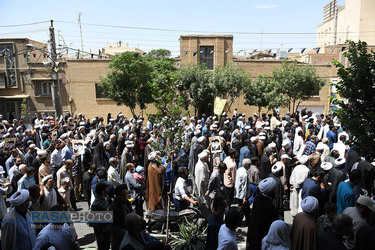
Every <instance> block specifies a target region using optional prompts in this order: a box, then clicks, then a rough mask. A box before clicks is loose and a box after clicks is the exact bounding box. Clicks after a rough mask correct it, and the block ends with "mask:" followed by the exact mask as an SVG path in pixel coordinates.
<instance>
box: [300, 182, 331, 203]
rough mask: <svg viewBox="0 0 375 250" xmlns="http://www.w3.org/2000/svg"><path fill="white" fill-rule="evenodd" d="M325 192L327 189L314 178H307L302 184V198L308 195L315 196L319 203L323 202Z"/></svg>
mask: <svg viewBox="0 0 375 250" xmlns="http://www.w3.org/2000/svg"><path fill="white" fill-rule="evenodd" d="M325 193H326V191H325V189H324V188H321V187H320V185H319V183H318V182H316V181H315V180H314V179H313V178H307V179H306V180H305V181H304V182H303V184H302V193H301V195H302V199H304V198H306V197H307V196H314V197H315V198H317V199H318V201H319V204H323V201H324V196H325Z"/></svg>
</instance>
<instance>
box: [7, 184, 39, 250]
mask: <svg viewBox="0 0 375 250" xmlns="http://www.w3.org/2000/svg"><path fill="white" fill-rule="evenodd" d="M30 200H31V198H30V195H29V191H27V190H26V189H21V190H19V191H17V192H16V193H14V194H13V195H12V196H11V197H10V200H9V201H10V204H11V206H12V207H11V209H10V210H9V212H8V213H7V214H6V215H5V217H4V219H3V221H2V225H1V247H2V249H32V248H33V247H34V244H35V229H34V225H33V223H32V220H31V215H30V212H29V211H28V209H27V208H28V207H29V203H30Z"/></svg>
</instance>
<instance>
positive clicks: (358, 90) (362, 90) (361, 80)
mask: <svg viewBox="0 0 375 250" xmlns="http://www.w3.org/2000/svg"><path fill="white" fill-rule="evenodd" d="M347 43H349V44H350V48H349V51H348V52H345V53H344V55H345V57H346V58H347V59H348V61H349V65H350V66H349V67H345V66H344V65H343V64H341V63H340V62H338V61H334V64H335V66H336V67H337V68H338V76H339V77H340V78H341V81H339V82H338V83H337V84H336V87H337V92H338V93H339V94H340V97H342V98H345V100H339V99H334V100H333V103H334V104H337V105H339V106H340V107H341V109H339V110H337V111H336V112H337V115H338V117H339V119H340V121H341V123H342V124H343V125H344V126H345V127H346V128H347V129H348V130H349V131H350V133H351V134H352V135H353V136H354V138H353V140H352V141H351V142H352V143H353V144H355V145H356V150H358V151H359V152H360V153H361V154H362V155H363V156H366V155H374V150H373V148H374V143H375V110H374V104H375V74H374V72H375V52H374V51H370V52H369V51H368V48H367V44H366V43H365V42H361V41H360V42H358V43H355V42H352V41H348V42H347Z"/></svg>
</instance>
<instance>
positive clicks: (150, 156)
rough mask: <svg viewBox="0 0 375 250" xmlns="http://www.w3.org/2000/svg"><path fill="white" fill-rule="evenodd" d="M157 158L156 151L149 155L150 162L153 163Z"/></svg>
mask: <svg viewBox="0 0 375 250" xmlns="http://www.w3.org/2000/svg"><path fill="white" fill-rule="evenodd" d="M155 158H156V152H155V151H153V152H151V153H150V154H149V155H148V160H149V161H152V160H154V159H155Z"/></svg>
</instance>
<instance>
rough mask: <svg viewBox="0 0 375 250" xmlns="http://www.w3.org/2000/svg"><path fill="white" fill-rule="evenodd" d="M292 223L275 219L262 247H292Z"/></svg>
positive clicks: (281, 249)
mask: <svg viewBox="0 0 375 250" xmlns="http://www.w3.org/2000/svg"><path fill="white" fill-rule="evenodd" d="M291 228H292V225H290V224H288V223H285V222H284V221H282V220H276V221H274V222H273V223H272V224H271V226H270V229H269V231H268V234H267V235H266V236H265V237H264V238H263V240H262V249H271V250H272V249H275V250H276V249H278V250H284V249H285V250H286V249H291V241H290V236H289V234H290V230H291Z"/></svg>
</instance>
